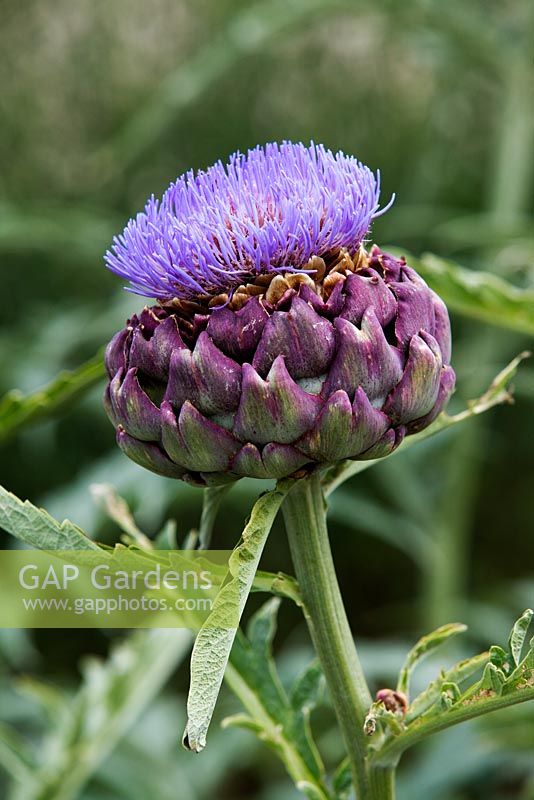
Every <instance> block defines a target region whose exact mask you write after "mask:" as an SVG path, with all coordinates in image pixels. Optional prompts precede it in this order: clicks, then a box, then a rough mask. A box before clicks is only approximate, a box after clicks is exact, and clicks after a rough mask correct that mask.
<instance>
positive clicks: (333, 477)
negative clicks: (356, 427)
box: [323, 352, 530, 495]
mask: <svg viewBox="0 0 534 800" xmlns="http://www.w3.org/2000/svg"><path fill="white" fill-rule="evenodd" d="M529 357H530V353H528V352H524V353H520V354H519V355H518V356H516V357H515V358H514V359H512V361H510V363H509V364H508V365H507V366H506V367H505V368H504V369H503V370H501V372H499V374H498V375H497V376H496V377H495V378H494V379H493V381H492V382H491V384H490V386H489V387H488V389H487V391H486V392H484V394H483V395H481V396H480V397H478V398H477V399H476V400H471V401H470V402H469V403H468V407H467V408H466V409H465V410H464V411H461V412H460V413H459V414H454V415H453V416H449V414H447V413H445V412H444V413H442V414H440V415H439V417H438V418H437V419H436V420H435V421H434V422H433V423H432V424H431V425H429V426H428V428H425V430H423V431H421V432H420V433H415V434H413V435H412V436H407V437H406V439H404V441H403V442H402V444H401V445H400V446H399V447H398V448H397V449H396V450H395V451H394V452H393V453H392V454H391V456H389V457H390V458H391V457H393V456H395V455H396V454H397V453H403V452H405V451H406V450H408V449H409V448H410V447H413V446H414V445H416V444H417V443H418V442H421V441H423V440H424V439H428V438H429V437H430V436H434V435H435V434H436V433H440V432H441V431H444V430H447V429H448V428H453V427H455V426H456V425H459V424H460V423H461V422H465V421H466V420H468V419H471V418H472V417H476V416H478V415H479V414H484V413H485V412H486V411H489V410H490V409H491V408H494V407H495V406H499V405H502V404H503V403H511V402H512V401H513V397H512V394H511V391H510V389H509V386H510V382H511V381H512V379H513V377H514V376H515V374H516V372H517V369H518V367H519V365H520V364H521V362H522V361H523V360H524V359H525V358H529ZM381 461H382V459H380V458H375V459H371V460H370V461H340V462H339V463H338V464H335V465H334V466H332V467H329V468H328V469H326V470H325V472H324V477H323V487H324V492H325V495H329V494H331V493H332V492H333V491H335V489H337V487H338V486H340V485H341V484H342V483H344V482H345V481H346V480H348V479H349V478H352V477H353V476H354V475H358V474H359V473H360V472H363V471H364V470H366V469H369V467H372V466H373V465H374V464H379V463H380V462H381Z"/></svg>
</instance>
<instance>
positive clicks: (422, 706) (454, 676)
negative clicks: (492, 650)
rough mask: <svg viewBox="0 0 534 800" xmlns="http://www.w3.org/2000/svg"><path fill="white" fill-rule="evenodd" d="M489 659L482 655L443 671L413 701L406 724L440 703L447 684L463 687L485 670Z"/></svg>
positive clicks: (487, 655)
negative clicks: (465, 682)
mask: <svg viewBox="0 0 534 800" xmlns="http://www.w3.org/2000/svg"><path fill="white" fill-rule="evenodd" d="M488 658H489V653H481V654H480V655H478V656H473V657H472V658H466V659H464V660H463V661H459V662H458V663H457V664H455V665H454V666H453V667H451V668H450V669H448V670H447V671H442V672H441V674H440V675H439V677H438V678H436V680H435V681H432V683H430V684H429V685H428V686H427V687H426V689H424V690H423V691H422V692H421V693H420V694H418V695H417V697H415V698H414V699H413V700H412V702H411V703H410V705H409V708H408V711H407V714H406V719H405V722H406V723H410V722H411V721H412V720H414V719H417V717H421V716H422V715H423V714H424V713H426V712H427V711H428V710H429V709H430V708H432V706H434V705H435V704H436V703H437V702H438V701H439V699H440V696H441V694H442V692H443V691H444V690H445V687H446V685H447V684H456V685H461V684H462V683H463V682H464V681H466V680H467V679H468V678H470V677H471V676H472V675H474V674H475V673H477V672H480V671H481V670H482V669H484V667H485V666H486V664H487V662H488Z"/></svg>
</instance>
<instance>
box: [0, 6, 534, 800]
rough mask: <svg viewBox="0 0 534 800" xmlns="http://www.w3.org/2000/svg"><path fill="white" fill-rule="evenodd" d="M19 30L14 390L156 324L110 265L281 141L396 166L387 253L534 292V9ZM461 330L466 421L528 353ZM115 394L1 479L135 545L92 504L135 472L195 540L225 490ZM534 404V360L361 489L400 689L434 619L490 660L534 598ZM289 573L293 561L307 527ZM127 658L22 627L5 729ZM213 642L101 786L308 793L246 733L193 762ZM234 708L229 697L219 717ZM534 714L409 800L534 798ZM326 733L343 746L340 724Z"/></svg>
mask: <svg viewBox="0 0 534 800" xmlns="http://www.w3.org/2000/svg"><path fill="white" fill-rule="evenodd" d="M0 20H1V24H0V54H1V55H0V85H1V87H2V90H1V92H0V118H1V120H2V124H1V125H0V163H1V164H2V169H1V173H0V269H1V275H2V314H1V318H0V323H1V328H0V353H1V364H2V369H1V371H0V393H2V394H3V393H4V392H5V391H7V390H9V389H11V388H12V387H18V388H20V389H22V390H24V391H30V390H33V389H35V388H37V387H39V386H41V385H42V384H43V383H45V382H46V381H48V380H50V379H51V378H53V377H54V376H55V375H56V374H57V372H58V371H59V370H60V369H61V368H69V367H75V366H77V365H78V364H79V363H81V362H82V361H83V360H84V359H85V358H88V357H90V356H91V355H93V353H94V352H95V351H96V349H97V348H98V347H99V346H100V345H101V344H102V343H104V342H105V341H106V340H107V338H109V337H110V335H111V334H112V333H113V332H114V331H115V330H116V329H117V328H118V327H119V326H120V325H121V324H122V322H123V320H124V318H125V317H126V316H127V315H129V314H130V313H132V312H134V311H136V310H138V309H139V308H140V301H139V298H136V297H134V296H131V295H128V294H126V293H125V292H122V291H121V287H120V281H119V280H118V279H117V278H115V277H114V276H112V275H111V274H109V273H108V272H107V271H106V270H105V269H104V268H103V264H102V254H103V251H104V250H105V248H106V247H107V246H108V244H109V241H110V239H111V236H112V235H113V234H114V233H116V232H118V231H120V230H121V229H122V227H123V225H124V223H125V222H126V220H127V218H128V217H129V215H131V214H133V213H135V211H136V210H138V209H139V208H140V207H141V206H142V205H143V204H144V201H145V200H146V198H147V196H148V195H149V194H151V193H152V192H154V193H155V194H156V195H157V194H159V193H161V192H162V191H163V190H164V189H165V188H166V186H167V185H168V183H169V182H170V181H171V180H172V179H174V178H175V177H176V176H177V175H178V174H179V173H181V172H182V171H184V170H185V169H187V168H189V167H191V166H192V167H204V166H207V165H208V164H209V163H211V162H212V161H213V160H215V159H217V158H219V157H224V156H225V155H226V154H227V153H229V152H232V151H234V150H236V149H238V148H240V149H243V148H247V147H249V146H254V145H255V144H257V143H261V142H264V141H268V140H275V139H276V140H279V139H283V138H291V139H295V140H299V139H302V140H304V141H308V140H310V139H314V140H315V141H322V142H324V143H325V144H326V145H328V146H329V147H331V148H332V149H337V148H342V149H343V150H345V151H346V152H349V153H355V154H356V155H357V156H358V157H359V158H360V159H361V160H362V161H364V162H365V163H367V164H369V165H370V166H372V167H373V168H380V170H381V173H382V182H383V198H384V199H386V198H388V197H389V196H390V194H391V193H392V192H395V193H396V194H397V200H396V203H395V205H394V207H393V209H392V210H391V211H390V212H389V213H388V214H387V215H386V216H384V217H383V218H382V219H380V220H379V221H377V223H376V225H375V228H374V230H373V238H374V239H375V240H376V241H378V242H380V243H381V244H382V245H386V244H394V245H396V246H398V247H400V248H401V249H403V248H404V249H406V250H408V251H411V252H414V253H417V254H419V253H422V252H424V251H426V250H431V251H434V252H436V253H439V254H440V255H442V256H447V257H451V258H453V259H455V260H457V261H458V262H460V263H462V264H464V265H467V266H469V267H471V268H472V269H474V270H478V269H484V270H486V271H490V272H494V273H496V274H498V275H500V276H502V277H504V278H506V279H507V280H508V281H510V282H511V283H513V284H515V285H517V286H518V287H523V288H528V287H530V288H532V287H533V285H534V228H533V225H532V211H533V208H532V206H533V194H534V192H533V186H534V102H533V92H534V62H533V49H532V48H533V46H532V43H533V42H534V6H533V5H532V3H531V2H529V0H500V2H496V1H495V2H494V1H493V0H471V2H469V3H465V2H461V0H449V2H447V3H446V4H444V3H442V2H439V0H406V2H404V3H396V2H393V0H377V2H370V0H362V1H361V2H349V0H346V2H343V1H342V0H284V1H282V0H270V1H269V2H267V0H263V2H261V1H260V0H256V2H253V3H252V2H248V1H245V0H196V1H195V2H194V3H193V2H187V0H152V2H151V3H150V4H147V3H144V2H141V0H108V2H103V0H76V1H75V2H72V1H71V0H24V2H19V0H0ZM495 322H497V323H498V320H495ZM453 326H454V334H455V349H454V358H453V362H454V365H455V367H456V370H457V373H458V392H457V399H456V401H455V402H456V403H457V404H458V405H460V404H461V403H462V401H465V400H466V399H468V398H469V397H473V396H476V394H477V393H479V392H480V391H481V390H482V389H483V388H484V387H485V385H486V384H487V383H488V381H489V379H490V378H491V377H492V376H493V374H495V372H497V371H498V370H499V369H500V367H501V366H502V365H503V364H504V363H506V361H508V360H509V359H510V358H511V357H512V356H513V355H514V354H515V353H516V352H518V351H519V350H520V349H523V348H524V347H525V346H528V345H529V342H528V341H527V340H526V338H525V337H523V336H521V335H519V334H516V333H512V332H510V331H508V330H505V329H502V328H499V327H497V326H492V325H488V324H483V323H480V322H476V321H473V320H470V319H467V318H466V317H465V316H460V315H456V314H455V315H453ZM101 388H102V387H101V386H99V387H98V388H96V389H94V390H92V391H91V392H89V393H88V394H87V395H86V396H84V397H83V399H81V400H79V401H78V402H77V403H76V404H74V405H72V406H71V407H69V408H66V409H64V410H63V411H62V413H61V414H59V415H57V416H56V417H55V418H54V419H52V420H48V421H46V422H43V423H41V424H39V425H35V426H33V427H31V428H26V429H23V430H22V431H21V432H20V433H19V434H18V435H17V436H16V437H13V438H11V439H10V440H8V441H6V442H4V443H3V444H2V445H1V458H0V483H1V484H3V485H5V486H7V488H9V489H10V490H11V491H13V492H15V493H16V494H18V495H19V496H21V497H24V498H25V497H29V498H30V499H31V500H32V501H33V502H34V503H36V504H38V505H43V506H44V507H46V508H47V509H48V510H49V511H50V512H51V513H52V514H54V515H55V516H57V517H59V518H61V519H62V518H63V517H69V518H70V519H72V520H73V521H75V522H77V523H79V524H80V525H82V526H83V527H84V528H85V529H86V530H90V531H91V532H92V533H93V535H94V537H95V538H98V539H99V540H104V541H108V542H113V541H115V540H116V539H117V536H118V531H117V529H116V527H115V526H114V525H113V523H111V522H110V521H109V520H107V519H106V518H105V516H104V515H103V513H102V511H101V509H99V508H98V507H97V505H95V503H94V501H93V499H92V496H91V493H90V491H89V488H88V487H89V485H90V484H92V483H102V482H106V481H111V482H113V483H114V484H115V485H116V486H117V487H118V489H119V490H120V491H121V492H122V494H124V496H125V497H126V498H127V499H128V501H129V502H130V503H131V506H132V508H133V509H134V510H135V512H136V518H137V520H138V522H139V524H140V525H141V526H142V527H143V528H144V529H145V530H146V531H147V532H148V533H150V534H155V533H156V532H157V531H158V530H159V528H160V527H161V525H162V524H163V522H164V521H165V519H167V518H168V517H173V518H175V519H176V521H177V524H178V529H179V533H180V535H181V536H182V537H183V536H185V534H186V532H187V531H188V529H189V528H191V527H193V526H194V525H195V524H196V523H197V521H198V516H199V510H200V500H201V498H200V493H199V492H198V491H196V490H193V489H190V488H188V487H186V486H182V485H178V484H174V483H172V482H171V481H167V480H166V479H163V478H156V477H155V476H152V475H149V474H148V473H145V472H143V470H141V469H140V468H138V467H136V466H135V465H133V464H131V463H129V462H127V460H126V459H125V458H124V457H123V456H122V455H121V454H120V453H118V452H117V450H116V448H115V446H114V440H113V432H112V428H111V426H110V425H109V423H108V422H107V420H106V418H105V415H104V413H103V411H102V408H101V403H100V397H101ZM533 412H534V370H533V368H532V366H530V365H528V364H527V366H526V367H524V368H523V370H522V372H521V373H520V375H519V377H518V379H517V381H516V405H515V407H514V408H513V409H510V408H501V409H498V410H495V411H493V412H491V414H489V415H486V416H485V417H484V418H483V419H482V421H480V422H477V423H476V424H475V423H473V422H471V423H469V427H465V428H463V427H461V428H460V430H455V431H453V432H451V433H450V434H449V433H447V434H445V435H444V436H442V437H438V439H436V440H435V441H434V440H432V441H430V442H428V443H425V444H424V445H422V446H420V447H419V448H415V449H414V450H410V452H409V453H407V454H404V455H401V456H399V458H398V461H397V460H391V461H386V462H384V463H383V464H381V465H379V466H378V467H375V468H373V469H372V470H370V471H369V472H368V473H366V474H365V475H363V476H361V477H359V478H356V479H355V480H354V481H353V482H352V484H349V485H346V486H345V487H344V488H343V489H341V490H340V492H339V493H338V495H336V496H334V498H333V500H332V504H331V515H330V517H331V530H332V539H333V545H334V552H335V555H336V559H337V562H338V564H339V571H340V579H341V583H342V587H343V590H344V593H345V597H346V602H347V607H348V609H349V616H350V619H351V624H352V627H353V630H354V632H355V634H356V635H357V637H358V638H359V639H360V640H363V642H364V645H363V648H362V649H363V656H364V662H365V664H366V666H367V668H368V669H369V670H370V674H371V682H372V684H373V688H379V687H380V686H381V685H384V684H387V683H388V681H390V680H391V676H392V674H393V673H394V671H395V669H397V668H398V666H399V664H400V661H401V660H402V655H403V652H404V651H405V649H406V647H407V643H409V642H412V641H413V640H414V637H415V636H417V635H418V634H419V633H421V632H422V631H424V630H427V629H429V628H431V627H432V626H435V625H437V624H441V623H443V622H447V621H452V620H453V619H456V618H457V619H460V620H462V621H465V622H467V623H468V624H469V626H470V633H469V635H468V637H467V638H466V640H465V643H464V646H465V647H466V650H468V651H469V652H471V651H474V648H479V649H480V648H484V647H485V646H487V644H488V643H489V642H490V641H491V642H493V641H500V640H501V639H502V637H503V636H505V635H506V632H507V630H508V628H509V626H510V624H511V622H512V621H513V619H515V617H516V616H517V612H519V611H521V610H522V608H523V607H525V606H526V605H532V604H533V603H534V580H533V575H532V564H533V562H534V537H533V536H532V529H533V528H532V525H533V508H532V483H533V479H534V469H533V466H532V463H533V462H532V453H531V451H532V436H533V433H534V430H533V424H532V419H533ZM257 491H258V484H257V483H253V482H246V481H243V482H242V483H241V484H240V485H239V487H237V488H236V490H235V491H234V492H232V493H231V494H230V495H229V496H228V497H227V499H226V500H225V505H224V508H223V513H222V514H221V517H220V521H219V523H218V527H217V531H216V541H217V546H220V547H221V548H223V547H224V548H231V547H232V546H233V544H235V542H236V540H237V538H238V536H239V533H240V530H241V528H242V524H243V520H244V518H245V516H246V514H247V510H248V508H249V507H250V504H251V502H252V498H253V497H254V495H255V493H257ZM1 541H2V545H3V546H7V544H8V540H7V537H6V538H5V539H2V540H1ZM264 564H265V567H266V568H270V569H273V570H278V569H284V570H286V571H290V563H289V558H288V552H287V547H286V543H285V538H284V533H283V530H282V528H281V527H280V526H279V527H277V528H276V529H275V531H274V532H273V533H272V535H271V538H270V542H269V544H268V549H267V553H266V557H265V561H264ZM254 605H257V603H256V598H253V602H252V603H251V607H254ZM111 638H120V636H119V634H118V633H117V635H116V636H114V637H111ZM277 642H278V650H279V657H280V660H281V664H282V670H283V671H285V672H286V673H287V674H293V673H294V672H295V670H296V668H297V666H298V665H299V664H302V663H303V661H304V660H305V658H306V657H307V655H309V650H308V648H309V645H308V639H307V635H306V632H305V629H304V626H303V623H302V621H301V620H300V618H299V615H298V614H297V613H296V611H294V610H293V609H291V608H290V607H289V606H288V605H284V606H283V610H282V615H281V621H280V633H279V637H278V640H277ZM109 644H110V637H109V636H106V635H103V634H100V633H97V632H83V631H78V632H75V631H73V632H68V633H66V632H60V631H56V632H53V631H47V632H40V633H39V632H37V633H36V634H35V635H32V636H31V637H26V636H24V635H22V634H18V633H15V632H7V631H6V632H1V633H0V678H1V685H0V719H1V720H3V721H4V722H10V723H14V724H15V726H16V727H18V728H19V729H20V730H22V731H24V732H25V733H26V734H27V735H29V736H30V738H36V737H38V736H39V735H40V732H41V731H42V730H43V728H44V727H46V724H45V722H44V718H43V703H42V702H40V703H38V702H37V701H36V698H35V695H36V693H35V692H33V693H31V692H30V693H29V692H28V682H27V681H26V682H25V683H24V684H21V682H20V676H21V675H22V674H24V675H28V674H31V675H33V676H37V677H38V678H39V679H41V680H44V681H46V682H48V683H49V684H51V685H53V686H55V687H59V688H60V689H61V690H62V691H63V692H67V693H69V692H74V691H76V687H77V686H78V685H79V684H80V680H81V678H80V672H79V666H78V665H79V663H80V659H82V657H84V656H86V655H91V654H97V655H101V656H104V655H105V654H106V653H107V652H108V648H109ZM186 649H187V643H184V647H183V654H182V656H181V658H177V659H176V665H175V666H176V669H175V670H174V672H175V674H174V676H173V677H172V679H171V680H170V681H169V683H168V685H167V688H166V689H165V692H164V693H163V694H160V695H159V697H158V698H156V699H154V700H153V701H152V702H151V703H150V704H149V707H148V710H147V711H145V712H144V715H143V716H142V717H141V718H140V719H139V721H138V722H137V723H136V725H135V726H134V727H133V728H132V730H131V731H130V733H129V734H128V735H127V736H126V737H125V738H123V740H122V742H121V743H120V745H119V746H118V747H117V749H116V750H115V751H114V753H113V755H111V756H110V758H109V759H108V760H106V761H104V762H103V765H102V766H101V767H100V768H99V769H98V770H97V771H96V772H95V774H94V775H93V776H92V778H91V780H90V781H89V783H88V784H87V786H86V788H85V789H83V791H82V794H81V795H78V794H75V795H73V796H74V797H77V796H80V797H83V800H107V798H117V799H118V798H130V800H136V798H140V800H141V798H146V797H147V796H150V797H151V798H154V800H167V798H171V797H173V798H175V797H180V798H181V797H187V798H191V799H192V800H204V798H216V799H217V800H226V799H227V798H228V799H230V798H232V800H238V798H250V800H273V799H274V798H276V800H286V799H287V800H292V798H295V797H296V796H297V795H296V794H295V792H294V790H292V789H291V787H290V786H289V783H288V781H287V779H286V778H285V775H284V774H283V772H282V769H281V768H280V767H279V766H278V764H277V763H276V761H275V759H274V756H272V755H271V754H269V752H268V751H267V750H264V749H263V748H262V747H261V746H260V745H259V744H257V743H256V742H255V741H254V739H253V738H252V736H250V735H247V734H245V733H239V732H234V731H225V732H224V734H221V733H220V732H219V731H218V730H217V724H215V725H214V728H213V731H212V734H211V739H210V745H211V746H209V747H208V750H207V751H206V753H205V754H204V755H202V756H201V757H198V758H195V757H193V756H191V755H188V754H187V753H185V752H182V751H181V750H180V749H179V746H178V744H179V738H180V734H181V730H182V727H183V718H184V691H185V690H186V688H187V677H188V676H187V657H186V656H187V652H186ZM451 655H452V654H451ZM436 668H437V667H436V664H435V663H434V664H430V666H429V667H428V670H427V673H428V674H429V675H431V674H432V671H433V670H434V671H435V670H436ZM86 680H87V677H86ZM235 707H236V704H235V702H234V701H233V700H232V698H231V696H230V695H229V694H224V696H223V698H222V707H221V709H220V711H219V713H218V719H219V720H220V718H221V717H222V716H224V714H225V713H226V712H228V711H232V710H233V709H235ZM532 713H533V712H532V710H531V709H529V707H528V706H526V707H525V708H523V709H520V710H512V712H506V714H501V715H500V716H498V717H496V718H495V719H493V720H492V721H491V723H485V724H484V725H481V724H472V725H468V726H464V727H463V728H460V729H455V730H454V731H453V732H451V733H448V734H443V735H441V736H440V737H438V738H437V739H436V740H435V741H433V742H431V743H430V744H429V745H428V746H427V747H426V748H419V750H417V751H415V752H414V754H413V755H410V757H409V758H407V759H406V762H405V763H403V769H402V771H401V779H400V797H401V800H403V798H404V799H406V800H408V798H414V797H423V796H424V797H426V796H430V797H432V798H436V800H441V799H443V800H460V798H462V799H463V798H465V799H466V800H467V798H479V797H480V798H482V797H484V798H488V799H489V798H491V799H492V800H493V798H495V800H496V799H497V798H499V799H500V798H508V797H514V798H521V799H522V800H528V798H533V797H534V766H533V763H534V762H533V760H532V747H533V746H534V738H533V734H532V730H533V725H532ZM315 721H316V723H317V725H318V727H319V730H320V731H321V737H320V740H321V744H322V746H323V749H324V751H325V752H326V753H327V754H330V755H331V757H332V758H334V757H335V756H336V754H337V752H338V750H339V742H338V740H337V738H336V736H335V734H334V733H333V730H332V718H331V714H330V712H329V711H328V709H324V710H323V711H321V712H318V713H317V715H316V717H315ZM50 757H51V756H50ZM69 757H74V756H73V754H72V753H70V754H69ZM451 764H453V766H451ZM6 775H7V773H6ZM7 780H8V779H7V777H6V776H4V775H3V774H2V776H1V777H0V793H2V792H3V791H4V790H5V789H2V786H4V784H5V786H7ZM180 787H181V788H180ZM36 796H37V795H36ZM39 796H41V795H39ZM45 797H46V798H49V800H59V797H60V795H59V794H53V793H48V794H46V793H43V794H42V798H43V800H44V798H45Z"/></svg>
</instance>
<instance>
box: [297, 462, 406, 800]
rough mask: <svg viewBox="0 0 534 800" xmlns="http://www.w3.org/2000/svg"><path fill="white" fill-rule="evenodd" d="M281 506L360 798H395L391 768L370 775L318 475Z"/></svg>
mask: <svg viewBox="0 0 534 800" xmlns="http://www.w3.org/2000/svg"><path fill="white" fill-rule="evenodd" d="M282 510H283V513H284V520H285V524H286V529H287V534H288V538H289V544H290V547H291V554H292V556H293V562H294V564H295V571H296V574H297V578H298V581H299V585H300V589H301V593H302V599H303V601H304V608H305V613H306V619H307V622H308V626H309V629H310V633H311V636H312V640H313V643H314V645H315V649H316V651H317V655H318V657H319V659H320V661H321V665H322V668H323V671H324V674H325V678H326V681H327V684H328V687H329V690H330V694H331V696H332V701H333V705H334V709H335V712H336V715H337V718H338V721H339V725H340V727H341V731H342V734H343V738H344V740H345V745H346V747H347V752H348V755H349V758H350V761H351V764H352V770H353V776H354V785H355V787H356V790H357V793H358V798H360V800H371V799H372V800H392V798H393V797H394V794H393V777H392V776H390V775H389V770H383V769H379V770H377V771H375V770H373V774H368V769H367V764H366V744H367V743H366V737H365V734H364V729H363V726H364V720H365V715H366V713H367V711H368V709H369V706H370V704H371V696H370V694H369V689H368V687H367V683H366V681H365V677H364V674H363V671H362V667H361V664H360V661H359V658H358V654H357V652H356V648H355V646H354V640H353V638H352V633H351V630H350V627H349V623H348V620H347V615H346V613H345V608H344V606H343V600H342V598H341V593H340V590H339V585H338V581H337V576H336V571H335V567H334V562H333V559H332V552H331V550H330V543H329V541H328V531H327V527H326V506H325V500H324V495H323V491H322V488H321V482H320V478H319V476H318V475H317V474H314V475H311V476H309V477H308V478H304V479H302V480H299V481H297V483H296V484H295V486H294V487H293V488H292V489H291V491H290V493H289V494H288V496H287V498H286V500H285V501H284V504H283V506H282ZM386 773H388V774H387V775H386Z"/></svg>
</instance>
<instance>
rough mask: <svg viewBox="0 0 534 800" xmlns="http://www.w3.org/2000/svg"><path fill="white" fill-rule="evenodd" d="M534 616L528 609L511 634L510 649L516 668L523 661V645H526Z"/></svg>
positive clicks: (533, 612)
mask: <svg viewBox="0 0 534 800" xmlns="http://www.w3.org/2000/svg"><path fill="white" fill-rule="evenodd" d="M533 615H534V611H532V609H530V608H527V610H526V611H524V612H523V613H522V614H521V616H520V617H519V619H518V620H517V622H516V623H515V625H514V627H513V628H512V632H511V633H510V639H509V640H508V646H509V647H510V653H511V654H512V658H513V659H514V663H515V665H516V666H517V665H518V664H519V662H520V660H521V651H522V650H523V644H524V643H525V638H526V635H527V631H528V629H529V626H530V622H531V620H532V617H533Z"/></svg>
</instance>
